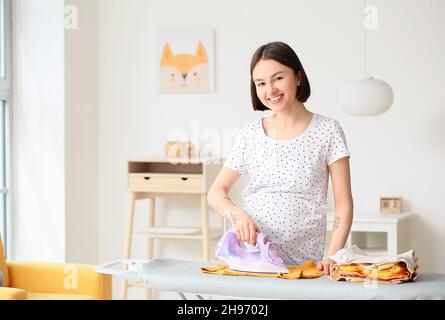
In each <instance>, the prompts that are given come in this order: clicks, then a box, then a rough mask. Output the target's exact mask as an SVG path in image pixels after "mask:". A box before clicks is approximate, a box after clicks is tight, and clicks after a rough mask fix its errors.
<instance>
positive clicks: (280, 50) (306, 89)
mask: <svg viewBox="0 0 445 320" xmlns="http://www.w3.org/2000/svg"><path fill="white" fill-rule="evenodd" d="M268 59H270V60H275V61H277V62H279V63H281V64H284V65H285V66H288V67H289V68H291V69H292V70H294V73H295V74H296V75H297V76H298V78H299V79H300V84H299V85H298V86H297V96H296V98H297V99H298V101H300V102H306V101H307V99H308V98H309V96H310V95H311V86H310V85H309V80H308V79H307V76H306V72H305V71H304V68H303V65H302V64H301V62H300V59H298V56H297V54H296V53H295V51H294V50H293V49H292V48H291V47H290V46H289V45H287V44H286V43H284V42H270V43H267V44H265V45H262V46H261V47H259V48H258V49H257V50H256V51H255V53H254V54H253V56H252V61H251V63H250V95H251V98H252V106H253V110H255V111H257V110H260V111H265V110H270V109H269V108H268V107H266V106H265V105H264V104H263V103H262V102H261V100H260V99H259V98H258V96H257V94H256V87H255V83H254V82H253V79H252V72H253V68H255V66H256V64H257V63H258V61H260V60H268Z"/></svg>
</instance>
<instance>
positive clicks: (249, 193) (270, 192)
mask: <svg viewBox="0 0 445 320" xmlns="http://www.w3.org/2000/svg"><path fill="white" fill-rule="evenodd" d="M262 121H263V120H262V119H259V120H258V121H255V122H253V123H249V124H247V125H246V126H244V128H242V130H241V132H240V133H239V135H238V137H237V139H236V141H235V144H234V146H233V149H232V151H231V153H230V155H229V157H228V158H227V159H226V161H225V162H224V166H225V167H227V168H230V169H232V170H235V171H236V172H238V173H240V174H248V175H249V177H250V181H249V184H248V185H247V187H246V188H245V189H244V192H243V200H244V203H243V209H244V210H245V211H246V212H247V213H248V214H249V216H250V217H251V218H252V219H253V220H254V221H255V223H256V224H257V225H258V227H259V228H260V232H262V233H264V234H266V235H267V236H269V238H270V240H271V241H272V244H273V245H274V247H275V248H276V249H277V251H278V252H279V253H280V255H281V256H282V258H283V259H284V261H285V262H286V263H287V264H301V263H303V262H304V261H306V260H313V261H320V260H321V259H322V258H323V253H324V240H325V234H326V212H327V191H328V182H329V171H328V166H329V165H331V164H332V163H334V162H335V161H337V160H339V159H341V158H343V157H348V156H349V150H348V146H347V143H346V138H345V135H344V132H343V129H342V127H341V126H340V124H339V122H338V121H337V120H335V119H333V118H330V117H327V116H323V115H320V114H316V113H314V114H313V116H312V119H311V122H310V124H309V126H308V127H307V128H306V129H305V131H303V132H302V133H301V134H299V135H298V136H296V137H294V138H292V139H289V140H276V139H273V138H271V137H269V136H268V135H266V133H265V132H264V129H263V124H262Z"/></svg>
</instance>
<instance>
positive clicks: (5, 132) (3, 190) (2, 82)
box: [0, 0, 12, 255]
mask: <svg viewBox="0 0 445 320" xmlns="http://www.w3.org/2000/svg"><path fill="white" fill-rule="evenodd" d="M11 12H12V11H11V0H0V233H1V237H2V241H3V243H4V247H5V251H6V252H5V253H6V255H8V251H9V250H8V245H9V242H8V238H9V233H8V231H9V229H10V228H8V225H9V223H10V219H9V216H10V203H11V200H10V197H11V193H10V185H11V182H10V181H11V179H10V177H11V175H10V172H11V171H10V169H9V168H10V163H11V161H10V159H11V152H10V149H11V148H10V136H11V135H10V132H11V126H10V124H11V120H10V119H12V118H11V101H12V95H11V93H12V90H11V89H12V85H11V82H12V81H11V70H12V58H11V53H12V50H11V49H12V25H11V21H12V19H11Z"/></svg>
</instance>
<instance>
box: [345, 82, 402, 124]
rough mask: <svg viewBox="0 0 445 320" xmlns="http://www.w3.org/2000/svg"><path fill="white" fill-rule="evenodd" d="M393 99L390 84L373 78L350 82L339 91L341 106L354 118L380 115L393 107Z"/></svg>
mask: <svg viewBox="0 0 445 320" xmlns="http://www.w3.org/2000/svg"><path fill="white" fill-rule="evenodd" d="M393 99H394V96H393V93H392V89H391V87H390V86H389V84H387V83H386V82H385V81H382V80H379V79H375V78H372V77H371V78H366V79H361V80H353V81H349V82H347V83H345V84H344V85H343V86H342V87H341V88H340V90H339V91H338V101H339V103H340V105H341V106H342V107H343V108H344V110H345V111H346V112H347V113H349V114H351V115H354V116H376V115H379V114H381V113H383V112H385V111H387V110H388V109H389V108H390V107H391V105H392V102H393Z"/></svg>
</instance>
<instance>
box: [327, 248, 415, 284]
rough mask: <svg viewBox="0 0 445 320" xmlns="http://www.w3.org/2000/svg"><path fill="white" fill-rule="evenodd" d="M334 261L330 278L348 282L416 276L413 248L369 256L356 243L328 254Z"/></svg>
mask: <svg viewBox="0 0 445 320" xmlns="http://www.w3.org/2000/svg"><path fill="white" fill-rule="evenodd" d="M329 258H330V259H332V260H334V261H335V264H334V272H332V274H331V275H330V279H332V280H336V281H338V280H346V281H348V282H372V283H392V284H394V283H401V282H405V281H412V280H416V278H417V277H418V269H419V266H418V265H417V263H416V261H417V257H416V256H415V254H414V250H410V251H408V252H405V253H402V254H399V255H397V256H384V257H370V256H368V255H367V254H366V253H365V252H364V251H363V250H361V249H360V248H359V247H357V246H356V245H353V246H352V247H351V248H343V249H341V250H339V251H338V252H337V253H336V254H335V255H333V256H330V257H329Z"/></svg>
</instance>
